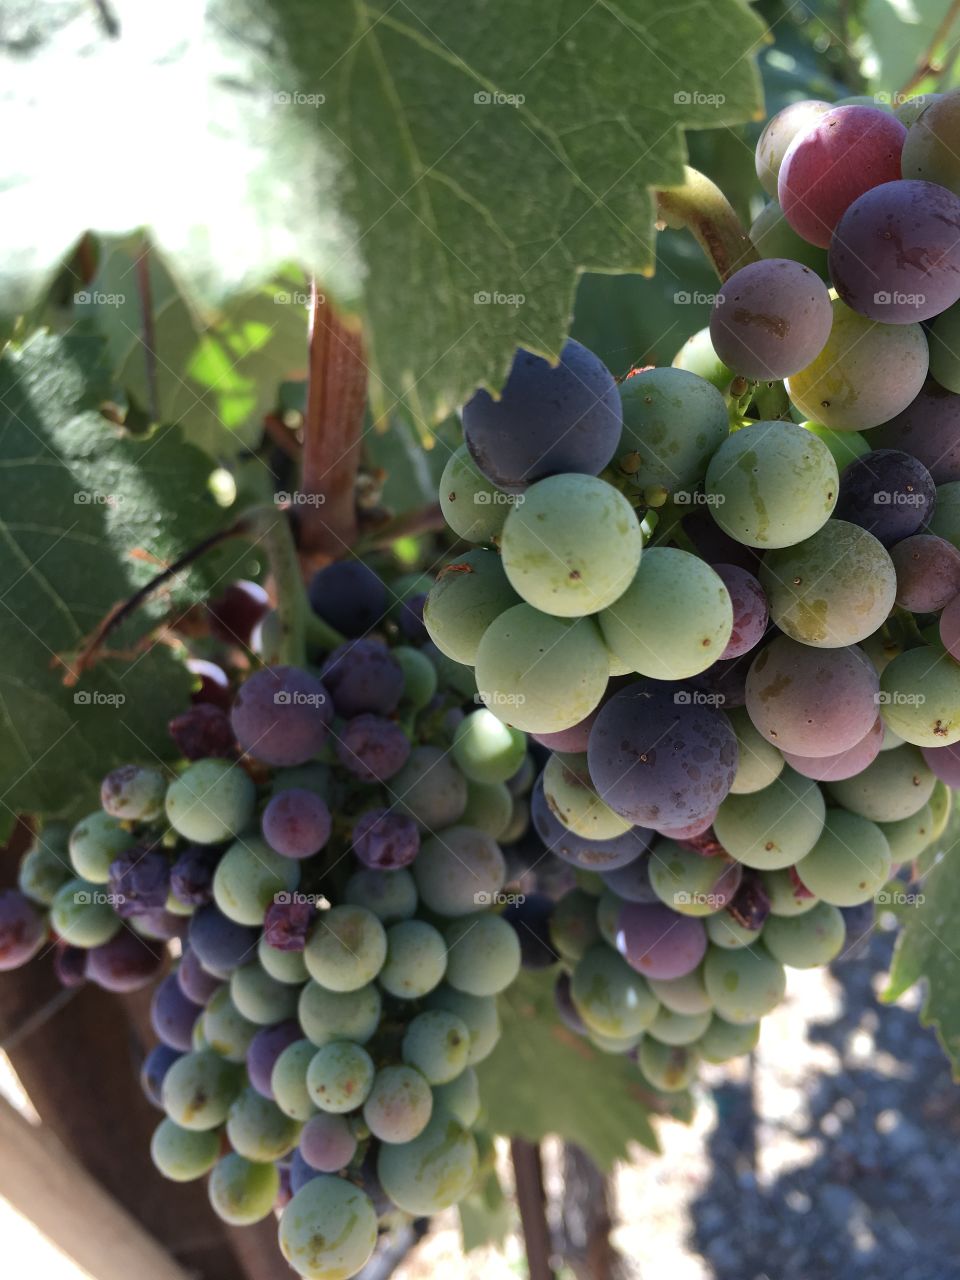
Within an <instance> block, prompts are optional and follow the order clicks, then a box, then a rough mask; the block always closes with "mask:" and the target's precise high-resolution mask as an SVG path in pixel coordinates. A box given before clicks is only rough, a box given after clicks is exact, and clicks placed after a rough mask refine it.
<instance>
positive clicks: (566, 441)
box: [463, 338, 623, 493]
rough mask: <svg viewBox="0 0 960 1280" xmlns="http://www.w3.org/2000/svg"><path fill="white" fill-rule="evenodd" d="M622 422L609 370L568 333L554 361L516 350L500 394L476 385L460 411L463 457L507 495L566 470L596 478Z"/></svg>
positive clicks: (615, 444) (613, 447)
mask: <svg viewBox="0 0 960 1280" xmlns="http://www.w3.org/2000/svg"><path fill="white" fill-rule="evenodd" d="M622 426H623V414H622V411H621V407H620V396H619V393H618V391H617V384H616V383H615V382H614V380H613V377H612V375H611V374H610V371H609V370H608V369H607V368H606V366H605V365H604V364H603V363H602V362H601V361H600V360H598V359H597V357H596V356H595V355H594V354H593V352H592V351H588V350H587V348H586V347H583V346H581V345H580V343H579V342H575V341H574V340H573V339H572V338H571V339H569V340H568V341H567V342H566V343H565V344H564V347H563V350H562V352H561V353H560V363H559V364H558V365H556V366H551V364H550V363H549V361H547V360H544V359H543V357H542V356H537V355H534V354H533V353H532V352H530V351H524V350H523V348H520V349H518V350H517V352H516V354H515V356H514V358H513V365H512V367H511V369H510V374H509V376H508V378H507V381H506V383H505V385H504V387H503V391H502V392H501V395H500V399H499V400H495V399H494V398H493V396H491V395H490V393H489V392H488V391H485V390H481V391H478V392H477V393H476V394H475V395H474V396H473V398H472V399H471V400H470V401H469V402H468V403H467V404H466V405H464V408H463V435H464V439H465V441H466V444H467V448H468V449H469V451H470V456H471V457H472V458H473V461H474V462H475V463H476V465H477V467H478V468H479V469H480V471H481V472H482V473H483V474H484V475H485V476H486V477H487V479H488V480H490V481H492V482H493V484H495V485H496V486H497V488H499V489H505V490H506V491H507V492H508V493H521V492H522V491H523V490H524V489H526V487H527V486H528V485H531V484H533V483H534V482H535V481H537V480H543V479H544V478H545V477H546V476H555V475H560V474H563V473H564V472H567V471H579V472H584V473H585V474H587V475H591V476H595V475H599V474H600V472H601V471H602V470H603V468H604V467H605V466H606V465H607V463H608V462H609V461H610V459H611V458H612V457H613V454H614V450H615V449H616V447H617V443H618V441H619V439H620V432H621V428H622Z"/></svg>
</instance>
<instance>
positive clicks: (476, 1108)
mask: <svg viewBox="0 0 960 1280" xmlns="http://www.w3.org/2000/svg"><path fill="white" fill-rule="evenodd" d="M433 1110H434V1112H435V1114H437V1115H440V1114H441V1113H446V1114H447V1115H451V1116H453V1118H454V1119H455V1120H458V1121H459V1122H460V1124H462V1125H463V1126H464V1128H466V1129H469V1128H471V1127H472V1126H473V1125H475V1124H476V1122H477V1118H478V1116H479V1115H480V1085H479V1082H478V1080H477V1073H476V1072H475V1071H474V1069H473V1068H472V1067H467V1068H466V1069H465V1070H463V1071H461V1072H460V1074H459V1075H458V1076H457V1078H456V1079H455V1080H451V1081H450V1082H449V1083H448V1084H442V1085H434V1086H433Z"/></svg>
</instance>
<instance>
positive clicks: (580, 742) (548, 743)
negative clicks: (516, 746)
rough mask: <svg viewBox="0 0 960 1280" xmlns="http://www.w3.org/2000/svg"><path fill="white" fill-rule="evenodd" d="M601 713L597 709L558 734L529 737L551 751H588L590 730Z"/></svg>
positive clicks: (531, 735) (534, 734)
mask: <svg viewBox="0 0 960 1280" xmlns="http://www.w3.org/2000/svg"><path fill="white" fill-rule="evenodd" d="M599 713H600V708H599V707H596V708H595V709H594V710H593V711H591V712H590V714H589V715H588V716H584V718H583V719H582V720H579V721H578V722H577V723H576V724H575V725H571V727H570V728H569V729H561V730H559V732H557V733H531V734H530V735H529V736H530V737H531V738H532V739H533V740H534V742H539V743H540V745H541V746H542V747H547V748H548V749H549V750H550V751H574V752H575V751H586V749H587V743H588V742H589V741H590V730H591V729H592V728H593V725H594V721H595V720H596V718H597V716H598V715H599Z"/></svg>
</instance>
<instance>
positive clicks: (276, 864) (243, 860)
mask: <svg viewBox="0 0 960 1280" xmlns="http://www.w3.org/2000/svg"><path fill="white" fill-rule="evenodd" d="M299 883H300V867H299V864H298V863H297V862H295V861H294V860H293V859H292V858H284V857H282V856H281V855H280V854H278V853H274V851H273V850H272V849H271V848H270V846H269V845H268V844H267V842H266V841H265V840H261V839H260V838H259V836H248V837H246V838H245V839H242V840H235V841H234V842H233V844H232V845H230V847H229V848H228V849H227V851H226V853H225V854H224V855H223V857H222V858H221V859H220V861H219V863H218V864H217V870H216V872H215V874H214V877H213V898H214V901H215V902H216V904H217V906H218V907H219V908H220V910H221V911H222V912H223V914H224V915H225V916H227V917H228V919H230V920H233V921H235V922H236V923H237V924H245V925H250V926H251V927H252V926H254V925H259V924H261V923H262V921H263V914H264V912H265V911H266V909H267V907H268V906H269V905H270V903H271V902H273V901H275V900H279V901H281V902H282V901H284V900H285V899H284V896H281V895H285V896H286V899H287V900H289V895H290V893H291V892H292V891H293V890H294V889H295V888H296V887H297V885H298V884H299Z"/></svg>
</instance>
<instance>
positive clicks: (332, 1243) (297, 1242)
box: [280, 1175, 377, 1280]
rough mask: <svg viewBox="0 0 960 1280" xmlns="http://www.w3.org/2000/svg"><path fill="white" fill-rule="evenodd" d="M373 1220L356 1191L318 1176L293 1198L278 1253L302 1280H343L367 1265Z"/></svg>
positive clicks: (365, 1200)
mask: <svg viewBox="0 0 960 1280" xmlns="http://www.w3.org/2000/svg"><path fill="white" fill-rule="evenodd" d="M376 1244H377V1214H376V1210H375V1209H374V1207H373V1204H372V1203H371V1201H370V1197H369V1196H368V1195H366V1193H365V1192H363V1191H361V1190H360V1188H359V1187H355V1186H354V1185H353V1184H352V1183H350V1182H347V1181H345V1180H344V1179H343V1178H334V1177H330V1176H328V1175H321V1176H319V1177H316V1178H314V1179H313V1180H312V1181H311V1182H309V1183H307V1184H306V1185H304V1186H301V1187H300V1189H299V1190H298V1191H297V1192H296V1194H295V1195H294V1197H293V1199H292V1200H291V1201H290V1203H289V1204H288V1205H287V1206H286V1208H285V1209H284V1211H283V1215H282V1217H281V1218H280V1251H281V1253H282V1254H283V1256H284V1257H285V1258H286V1260H287V1261H288V1262H289V1263H290V1265H291V1267H293V1269H294V1270H295V1271H296V1272H297V1273H298V1274H299V1275H301V1276H305V1277H315V1280H344V1278H345V1277H347V1276H354V1275H356V1274H357V1272H358V1271H360V1270H361V1268H362V1267H364V1266H365V1265H366V1263H367V1262H368V1261H369V1259H370V1257H371V1255H372V1254H373V1251H374V1249H375V1247H376Z"/></svg>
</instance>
